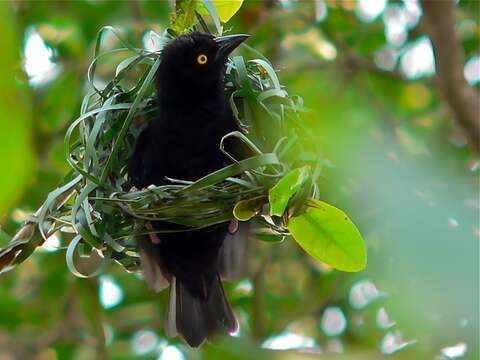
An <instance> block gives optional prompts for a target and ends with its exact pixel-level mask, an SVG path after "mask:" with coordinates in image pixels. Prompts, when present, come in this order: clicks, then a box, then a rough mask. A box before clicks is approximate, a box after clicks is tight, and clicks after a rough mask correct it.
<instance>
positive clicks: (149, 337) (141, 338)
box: [131, 330, 159, 355]
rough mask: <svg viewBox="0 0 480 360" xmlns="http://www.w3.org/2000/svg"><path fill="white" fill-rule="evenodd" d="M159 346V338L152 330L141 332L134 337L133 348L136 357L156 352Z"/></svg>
mask: <svg viewBox="0 0 480 360" xmlns="http://www.w3.org/2000/svg"><path fill="white" fill-rule="evenodd" d="M158 344H159V338H158V336H157V334H155V333H154V332H153V331H151V330H139V331H137V332H136V333H134V334H133V336H132V341H131V346H132V351H133V353H134V354H135V355H145V354H148V353H150V352H152V351H154V350H155V349H156V348H157V346H158Z"/></svg>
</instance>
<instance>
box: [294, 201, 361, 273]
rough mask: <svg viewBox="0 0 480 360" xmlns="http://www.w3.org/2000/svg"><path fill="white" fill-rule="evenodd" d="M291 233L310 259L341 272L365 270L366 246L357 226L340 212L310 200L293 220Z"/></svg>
mask: <svg viewBox="0 0 480 360" xmlns="http://www.w3.org/2000/svg"><path fill="white" fill-rule="evenodd" d="M288 230H289V231H290V233H291V234H292V236H293V238H294V239H295V241H296V242H297V243H298V244H299V245H300V246H301V247H302V248H303V249H304V250H305V251H306V252H307V253H308V254H309V255H311V256H313V257H314V258H316V259H318V260H320V261H323V262H324V263H327V264H328V265H330V266H332V267H334V268H335V269H337V270H341V271H349V272H353V271H360V270H362V269H364V268H365V265H366V262H367V254H366V249H365V244H364V241H363V239H362V236H361V235H360V232H359V231H358V230H357V228H356V226H355V225H354V224H353V223H352V221H351V220H350V219H349V218H348V216H347V215H345V213H344V212H343V211H341V210H340V209H337V208H336V207H334V206H332V205H329V204H327V203H325V202H323V201H319V200H313V199H311V200H309V201H308V202H307V208H306V210H305V212H304V213H303V214H301V215H298V216H294V217H292V218H290V220H289V223H288Z"/></svg>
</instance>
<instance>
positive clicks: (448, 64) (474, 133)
mask: <svg viewBox="0 0 480 360" xmlns="http://www.w3.org/2000/svg"><path fill="white" fill-rule="evenodd" d="M422 7H423V11H424V16H423V21H424V24H425V30H426V32H427V34H428V36H429V37H430V39H431V40H432V43H433V48H434V52H435V62H436V67H437V78H438V81H437V87H438V90H439V91H440V93H441V94H442V95H443V97H444V99H445V101H446V103H447V104H448V105H449V107H450V109H451V111H452V113H453V116H454V118H455V120H456V123H457V125H458V126H459V127H460V128H461V129H462V130H463V132H464V133H465V136H466V138H467V140H468V142H469V144H470V146H471V147H472V149H473V150H474V151H475V152H476V153H477V154H480V113H479V112H480V104H479V97H478V95H477V94H476V92H475V90H474V88H473V87H471V86H470V85H469V84H468V83H467V81H466V80H465V78H464V76H463V66H464V54H463V48H462V45H461V43H460V40H459V39H458V36H457V35H456V33H455V19H454V11H455V5H454V2H453V1H434V0H422Z"/></svg>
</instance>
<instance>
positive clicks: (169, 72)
mask: <svg viewBox="0 0 480 360" xmlns="http://www.w3.org/2000/svg"><path fill="white" fill-rule="evenodd" d="M247 38H248V35H244V34H236V35H226V36H219V37H214V36H213V35H210V34H207V33H201V32H193V33H190V34H187V35H182V36H179V37H177V38H176V39H174V40H172V41H171V42H170V43H168V44H167V45H166V46H165V48H164V49H163V51H162V62H161V65H160V68H159V70H158V73H157V86H158V87H159V89H162V88H163V89H168V90H172V86H173V85H175V87H176V88H178V89H179V90H180V91H183V92H186V91H188V90H189V89H191V90H194V91H199V90H202V89H205V90H207V89H211V88H212V87H215V86H218V85H222V84H223V77H224V72H225V64H226V62H227V59H228V55H229V54H230V53H231V52H232V51H233V50H235V49H236V48H237V47H238V46H239V45H240V44H241V43H242V42H243V41H245V40H246V39H247Z"/></svg>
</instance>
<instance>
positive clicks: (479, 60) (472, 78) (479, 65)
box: [463, 55, 480, 85]
mask: <svg viewBox="0 0 480 360" xmlns="http://www.w3.org/2000/svg"><path fill="white" fill-rule="evenodd" d="M463 74H464V76H465V79H466V80H467V81H468V83H469V84H470V85H476V84H478V83H479V82H480V55H476V56H473V57H471V58H470V59H469V60H468V61H467V63H466V64H465V68H464V69H463Z"/></svg>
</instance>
